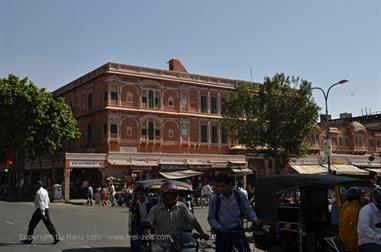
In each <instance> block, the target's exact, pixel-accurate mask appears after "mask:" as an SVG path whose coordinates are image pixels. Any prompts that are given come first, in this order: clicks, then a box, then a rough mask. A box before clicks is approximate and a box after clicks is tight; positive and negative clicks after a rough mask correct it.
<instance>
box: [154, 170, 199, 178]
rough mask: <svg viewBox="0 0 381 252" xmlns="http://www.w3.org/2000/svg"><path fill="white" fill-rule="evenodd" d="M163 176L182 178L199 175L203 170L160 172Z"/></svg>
mask: <svg viewBox="0 0 381 252" xmlns="http://www.w3.org/2000/svg"><path fill="white" fill-rule="evenodd" d="M159 173H160V174H161V175H162V176H163V177H165V178H167V179H182V178H189V177H193V176H197V175H201V174H202V172H198V171H193V170H184V171H174V172H159Z"/></svg>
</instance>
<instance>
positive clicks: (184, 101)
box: [181, 95, 188, 107]
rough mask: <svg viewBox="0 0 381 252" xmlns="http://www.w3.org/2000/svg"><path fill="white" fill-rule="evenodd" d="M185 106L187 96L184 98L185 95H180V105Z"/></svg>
mask: <svg viewBox="0 0 381 252" xmlns="http://www.w3.org/2000/svg"><path fill="white" fill-rule="evenodd" d="M187 104H188V98H187V96H186V95H182V96H181V105H182V106H183V107H186V106H187Z"/></svg>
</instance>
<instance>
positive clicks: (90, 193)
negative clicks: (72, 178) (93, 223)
mask: <svg viewBox="0 0 381 252" xmlns="http://www.w3.org/2000/svg"><path fill="white" fill-rule="evenodd" d="M93 197H94V189H93V187H92V186H91V185H90V184H89V186H88V187H87V203H86V204H87V205H90V206H92V205H93Z"/></svg>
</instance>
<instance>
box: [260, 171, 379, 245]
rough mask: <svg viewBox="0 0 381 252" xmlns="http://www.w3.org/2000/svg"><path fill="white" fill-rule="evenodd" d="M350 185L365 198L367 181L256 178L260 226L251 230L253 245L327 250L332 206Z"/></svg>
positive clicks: (334, 229) (331, 231) (333, 228)
mask: <svg viewBox="0 0 381 252" xmlns="http://www.w3.org/2000/svg"><path fill="white" fill-rule="evenodd" d="M353 186H357V187H360V188H361V190H362V192H363V193H364V194H363V196H364V197H365V198H366V197H368V196H370V192H371V191H372V187H373V185H372V184H371V183H370V182H369V181H365V180H360V179H356V178H349V177H341V176H329V175H278V176H267V177H263V178H259V179H258V180H257V182H256V196H255V211H256V214H257V216H258V218H260V219H261V220H262V222H263V224H264V225H263V228H262V229H259V230H258V231H255V232H254V238H255V242H256V247H257V248H259V249H263V250H266V251H272V252H274V251H277V252H278V251H279V252H288V251H299V252H302V251H304V252H309V251H316V252H320V251H329V249H328V243H327V242H326V240H325V238H327V237H332V236H337V235H338V227H337V226H335V225H334V224H333V223H332V221H333V219H332V212H333V210H334V209H333V207H332V206H334V205H337V209H338V210H339V209H340V207H341V206H342V204H343V203H344V201H345V198H344V197H345V192H346V189H348V188H350V187H353ZM333 198H334V199H333ZM334 207H335V206H334ZM337 212H338V211H337ZM337 218H338V216H337Z"/></svg>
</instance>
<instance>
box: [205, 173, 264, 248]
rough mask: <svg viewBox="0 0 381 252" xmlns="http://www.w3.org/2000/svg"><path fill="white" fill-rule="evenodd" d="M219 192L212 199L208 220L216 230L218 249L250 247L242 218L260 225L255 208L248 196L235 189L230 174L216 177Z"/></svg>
mask: <svg viewBox="0 0 381 252" xmlns="http://www.w3.org/2000/svg"><path fill="white" fill-rule="evenodd" d="M215 185H216V189H217V192H218V193H216V194H214V195H213V196H212V198H211V199H210V204H209V213H208V222H209V224H210V226H211V227H212V229H213V230H214V231H215V232H216V251H217V252H225V251H226V252H230V251H232V249H233V247H235V248H236V249H237V250H238V251H240V252H241V251H244V250H245V249H248V250H249V251H250V247H249V244H248V241H247V239H246V236H245V234H244V232H240V231H242V230H243V228H242V226H241V218H245V219H248V220H250V221H252V222H253V224H255V225H260V220H259V219H258V218H257V216H256V214H255V212H254V210H253V209H252V208H251V207H250V205H249V201H248V199H247V198H246V196H245V195H244V194H243V193H241V192H240V191H238V190H234V189H233V183H232V180H231V178H230V177H229V176H228V175H225V174H223V175H220V176H218V177H217V178H216V179H215Z"/></svg>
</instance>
